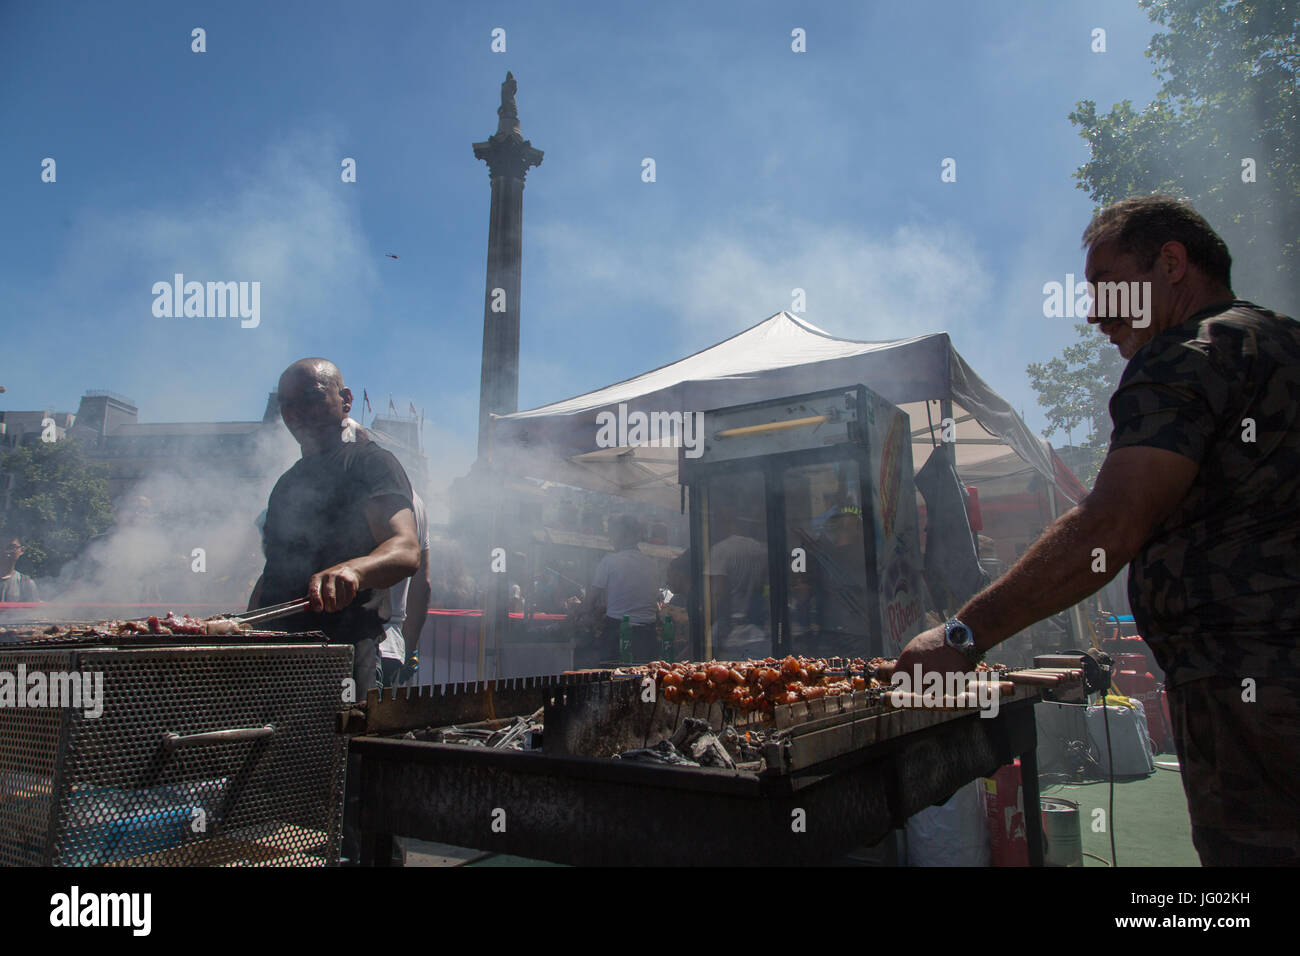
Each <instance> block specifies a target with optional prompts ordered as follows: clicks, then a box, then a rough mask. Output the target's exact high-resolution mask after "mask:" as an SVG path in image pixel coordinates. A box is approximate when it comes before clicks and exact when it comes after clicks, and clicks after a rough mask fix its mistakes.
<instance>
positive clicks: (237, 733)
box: [0, 635, 352, 866]
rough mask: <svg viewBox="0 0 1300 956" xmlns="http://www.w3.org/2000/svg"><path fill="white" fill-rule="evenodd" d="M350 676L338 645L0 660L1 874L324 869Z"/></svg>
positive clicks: (68, 653) (108, 651)
mask: <svg viewBox="0 0 1300 956" xmlns="http://www.w3.org/2000/svg"><path fill="white" fill-rule="evenodd" d="M279 637H280V639H281V640H284V636H283V635H279ZM184 640H185V639H184V638H177V639H174V643H176V644H179V643H180V642H181V641H184ZM351 676H352V647H351V646H350V645H329V644H324V643H292V644H290V643H277V644H258V645H250V644H227V645H214V644H210V643H209V644H204V645H202V646H171V647H165V646H164V647H159V646H146V647H130V646H124V645H122V644H118V646H113V647H87V646H84V645H77V646H69V647H65V648H62V649H53V648H51V649H48V650H46V649H36V648H33V647H32V646H30V645H29V646H26V647H23V648H13V649H3V648H0V705H2V706H0V864H4V865H15V864H28V865H60V866H95V865H125V866H148V865H165V866H185V865H201V866H202V865H242V866H320V865H328V864H334V863H337V862H338V855H339V837H340V830H341V820H342V809H343V774H344V766H345V756H346V750H347V738H346V737H344V736H343V735H341V734H339V733H338V732H337V718H338V713H339V711H340V710H342V709H344V707H345V706H346V704H345V702H344V700H343V688H344V686H345V685H344V682H345V680H347V679H350V678H351ZM6 679H8V680H9V685H8V686H9V688H10V691H11V693H10V696H11V697H13V696H14V694H13V691H15V690H16V691H17V692H18V696H17V698H16V699H14V700H5V699H4V693H5V685H4V683H3V682H4V681H5V680H6ZM42 683H44V685H45V693H44V696H43V697H42V696H39V695H37V693H36V692H37V690H38V689H39V687H40V685H41V684H42ZM20 685H21V686H20ZM56 686H57V687H58V694H59V699H58V700H57V701H56V700H55V699H54V697H55V690H56ZM96 686H99V687H101V688H102V691H101V692H100V693H98V694H96V693H95V692H94V688H95V687H96ZM78 690H82V691H84V692H85V694H86V696H85V697H78V696H76V694H77V691H78ZM55 704H58V705H59V706H54V705H55ZM97 710H102V712H101V713H95V711H97Z"/></svg>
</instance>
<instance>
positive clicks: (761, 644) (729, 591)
mask: <svg viewBox="0 0 1300 956" xmlns="http://www.w3.org/2000/svg"><path fill="white" fill-rule="evenodd" d="M734 507H735V506H734V505H729V504H728V505H723V506H722V507H719V508H718V509H717V510H716V512H715V514H714V530H715V533H716V540H717V544H715V545H713V547H711V548H710V549H709V567H708V586H709V600H710V602H711V603H712V606H713V656H714V657H716V658H723V657H730V658H735V659H737V660H739V659H742V658H746V657H763V656H764V655H766V654H767V653H768V652H769V651H770V650H771V640H770V639H769V637H768V633H767V629H766V621H767V615H766V605H765V600H766V599H765V598H764V595H763V589H764V587H765V586H766V585H767V547H766V546H765V545H764V544H763V543H762V542H760V541H757V540H756V539H754V538H751V537H750V536H749V535H747V534H746V533H745V530H744V522H743V521H742V519H741V517H740V515H739V514H737V513H736V512H735V510H733V509H734Z"/></svg>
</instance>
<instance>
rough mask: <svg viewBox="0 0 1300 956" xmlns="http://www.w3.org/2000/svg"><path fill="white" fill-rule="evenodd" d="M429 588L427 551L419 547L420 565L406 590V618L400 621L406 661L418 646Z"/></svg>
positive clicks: (427, 613) (427, 605) (427, 604)
mask: <svg viewBox="0 0 1300 956" xmlns="http://www.w3.org/2000/svg"><path fill="white" fill-rule="evenodd" d="M429 590H430V588H429V552H428V551H426V550H424V549H423V548H421V549H420V567H419V568H418V569H417V570H416V572H415V575H414V576H413V577H412V578H411V583H410V586H409V587H408V589H407V592H406V620H405V621H403V622H402V640H404V641H405V642H406V659H407V661H408V662H409V661H410V660H411V658H412V657H413V656H415V651H416V649H417V648H418V647H419V646H420V632H421V631H423V630H424V622H425V620H426V619H427V618H428V616H429Z"/></svg>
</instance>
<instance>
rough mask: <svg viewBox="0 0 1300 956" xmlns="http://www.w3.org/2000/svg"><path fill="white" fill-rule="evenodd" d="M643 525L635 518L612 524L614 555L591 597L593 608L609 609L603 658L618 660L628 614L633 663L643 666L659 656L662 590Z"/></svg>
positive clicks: (600, 570) (603, 565)
mask: <svg viewBox="0 0 1300 956" xmlns="http://www.w3.org/2000/svg"><path fill="white" fill-rule="evenodd" d="M642 536H643V535H642V528H641V523H640V522H639V521H637V520H636V518H634V517H632V516H631V515H620V516H618V517H615V518H613V519H612V520H611V521H610V531H609V537H610V543H611V544H612V545H613V546H614V552H613V553H612V554H607V555H605V556H604V557H603V558H601V559H600V564H598V565H596V573H595V574H594V575H593V576H592V579H591V588H590V591H589V592H588V595H587V601H588V606H589V608H595V607H597V606H599V605H601V604H604V606H605V620H604V622H603V628H602V632H601V637H602V639H601V645H600V647H601V649H600V654H601V659H602V660H604V661H617V660H618V657H619V648H618V636H619V633H618V632H619V625H620V624H621V623H622V621H623V615H625V614H626V615H627V618H628V623H629V624H631V626H632V660H633V661H635V662H639V663H644V662H646V661H652V660H655V659H657V658H658V657H659V636H658V634H657V633H656V632H655V624H656V622H657V621H658V614H659V589H658V587H657V582H656V577H657V573H656V570H655V563H654V561H653V560H651V559H650V558H649V557H648V556H647V555H644V554H642V553H641V551H640V549H639V548H637V543H638V542H639V541H640V540H641V538H642Z"/></svg>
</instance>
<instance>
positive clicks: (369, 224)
mask: <svg viewBox="0 0 1300 956" xmlns="http://www.w3.org/2000/svg"><path fill="white" fill-rule="evenodd" d="M194 27H202V28H204V29H205V30H206V39H207V52H206V53H201V54H199V53H194V52H192V51H191V48H190V47H191V36H190V31H191V30H192V29H193V28H194ZM497 27H500V28H503V29H504V30H505V31H506V47H507V49H506V52H505V53H494V52H492V51H491V49H490V44H491V32H492V30H493V29H494V28H497ZM796 27H799V28H802V29H804V30H805V31H806V35H807V52H806V53H794V52H792V51H791V31H792V30H793V29H794V28H796ZM1095 27H1101V28H1104V29H1105V30H1106V41H1107V51H1106V52H1105V53H1093V52H1091V50H1090V43H1091V32H1092V30H1093V28H1095ZM1155 30H1156V27H1155V26H1154V25H1153V24H1151V23H1150V22H1149V21H1148V20H1147V18H1146V16H1145V15H1144V14H1143V13H1142V12H1141V11H1140V10H1139V9H1138V8H1137V4H1136V2H1135V0H1093V2H1087V3H1083V2H1060V3H1057V2H1028V0H1023V2H1010V0H1002V2H979V3H968V2H958V0H942V2H940V0H929V2H927V0H918V2H909V3H876V2H868V3H818V4H794V3H767V2H745V3H740V2H735V3H732V2H710V3H654V4H608V3H594V2H593V3H547V4H529V3H519V4H505V3H482V4H472V5H471V4H446V3H434V2H405V3H398V2H384V0H376V2H369V3H334V2H327V3H313V4H302V3H293V4H290V3H283V2H281V3H250V2H227V3H220V4H216V3H208V4H195V3H179V2H158V3H144V2H140V3H134V2H133V3H122V4H102V3H64V4H59V5H57V6H56V5H53V4H34V3H18V2H0V129H3V130H4V131H5V143H6V148H5V149H4V150H3V151H2V152H0V222H3V227H0V287H3V289H4V290H5V293H6V294H5V295H4V297H3V304H2V305H0V309H2V310H3V312H2V313H0V314H2V315H3V336H0V342H3V345H2V346H0V348H2V349H3V352H2V353H0V384H4V385H5V386H7V388H8V393H7V394H6V395H4V396H2V397H0V402H3V405H0V407H6V408H13V409H34V408H41V407H54V408H57V409H59V410H68V411H75V409H76V406H77V400H78V398H79V396H80V395H81V393H82V392H83V391H84V390H85V389H87V388H108V389H111V390H113V391H116V392H121V393H124V394H126V395H128V396H130V397H132V398H134V399H135V400H136V401H137V403H138V404H139V406H140V413H141V420H143V421H185V420H198V421H228V420H246V419H256V418H260V416H261V414H262V410H263V408H264V406H265V401H266V393H267V392H268V391H270V390H271V389H273V388H274V386H275V381H276V378H277V377H278V375H279V372H280V371H281V369H283V368H284V366H285V365H287V364H288V363H289V362H290V361H292V360H293V359H295V358H298V357H301V356H303V355H315V354H322V355H326V356H329V357H331V358H334V359H335V361H336V362H338V364H339V365H340V367H341V368H342V369H343V372H344V375H345V378H346V379H347V381H348V383H349V384H350V385H351V386H352V387H353V388H354V389H355V390H356V391H357V393H358V394H360V390H361V388H362V387H363V386H364V387H365V388H366V389H367V390H368V391H369V393H370V396H371V400H372V403H374V404H375V405H376V407H377V408H380V407H384V406H386V405H387V399H388V395H389V394H390V393H391V394H392V395H393V398H394V400H395V402H396V404H397V407H398V408H399V409H402V410H405V409H406V407H407V404H408V402H413V403H414V404H415V405H416V407H423V408H425V409H426V410H427V413H428V417H429V419H430V421H431V424H430V426H429V428H428V429H427V431H426V435H425V437H426V442H429V443H435V444H437V446H438V447H439V448H441V449H442V451H441V453H440V454H438V455H437V456H436V460H435V462H434V464H435V471H438V472H441V473H443V474H445V475H450V474H456V473H461V472H463V471H464V469H465V468H466V467H467V466H468V464H469V462H470V461H471V460H472V458H473V450H474V444H475V440H476V428H477V406H478V382H479V362H480V349H481V343H482V303H483V285H484V271H485V264H486V244H487V226H488V223H487V214H488V202H489V189H488V175H487V168H486V166H485V165H484V164H483V163H481V162H478V161H476V160H475V159H474V157H473V153H472V150H471V145H470V144H471V143H472V142H475V141H479V140H483V139H486V138H487V137H488V136H489V135H490V134H491V133H493V132H494V131H495V129H496V112H495V111H496V107H497V105H498V103H499V87H500V83H501V81H502V80H503V79H504V77H505V73H506V71H507V70H512V71H513V72H514V74H515V77H516V79H517V80H518V83H519V92H518V103H519V112H520V117H521V120H522V125H523V132H524V135H525V137H527V138H529V139H530V140H531V141H532V143H533V145H534V146H536V147H537V148H540V149H542V150H544V151H545V154H546V156H545V161H544V162H543V164H542V165H541V166H540V167H539V168H537V169H534V170H532V171H531V172H530V173H529V176H528V181H527V188H526V190H525V194H524V271H523V296H522V312H523V320H522V334H521V339H522V355H521V361H520V407H521V408H530V407H534V406H537V405H541V404H545V403H548V402H551V401H555V400H558V399H561V398H566V397H569V396H571V395H575V394H579V393H582V392H584V391H587V390H590V389H593V388H597V387H599V386H602V385H606V384H608V383H611V382H614V381H618V380H621V379H624V378H628V377H630V376H633V375H636V374H638V373H640V372H642V371H645V370H647V369H650V368H654V367H657V366H660V365H663V364H666V363H669V362H671V361H673V360H675V359H676V358H679V357H681V356H683V355H686V354H688V353H690V352H694V351H697V350H699V349H701V348H704V347H707V346H708V345H710V344H713V343H714V342H717V341H719V340H721V339H723V338H726V337H728V336H730V335H733V334H735V333H736V332H739V331H741V330H742V329H744V328H747V327H748V326H750V325H753V324H754V323H756V322H758V321H760V320H762V319H763V318H765V317H766V316H768V315H770V314H772V313H773V312H777V311H780V310H781V309H788V308H790V306H791V300H790V290H791V289H793V288H795V287H800V288H803V289H805V290H806V293H807V310H806V312H805V313H804V314H805V317H806V318H807V319H808V320H809V321H811V322H813V323H814V324H816V325H818V326H820V327H822V328H824V329H826V330H827V331H829V332H831V333H832V334H835V335H840V336H844V337H847V338H857V339H890V338H903V337H908V336H911V335H917V334H922V333H926V332H933V331H940V330H947V331H948V332H949V333H950V334H951V335H952V338H953V341H954V343H955V344H956V347H957V349H958V351H960V352H961V353H962V354H963V355H964V356H965V357H966V359H967V360H968V361H969V362H970V363H971V364H972V365H973V366H974V367H975V369H976V370H977V371H978V372H979V373H980V374H981V375H982V376H983V377H984V378H985V379H986V380H987V381H988V382H989V383H990V384H991V385H992V386H993V387H994V388H995V389H997V390H998V391H999V392H1001V394H1002V395H1003V396H1004V397H1006V398H1007V399H1008V400H1009V401H1011V402H1012V403H1013V404H1014V405H1015V406H1016V407H1017V408H1020V407H1023V408H1024V410H1025V413H1026V418H1027V420H1028V422H1029V424H1030V426H1031V427H1032V428H1034V429H1035V430H1041V429H1042V428H1043V427H1044V426H1045V419H1044V417H1043V415H1042V414H1041V412H1040V411H1039V409H1038V407H1037V406H1036V404H1035V396H1034V393H1033V392H1032V390H1031V389H1030V388H1029V385H1028V382H1027V379H1026V376H1025V365H1026V364H1027V363H1029V362H1032V361H1042V360H1046V359H1048V358H1050V357H1052V356H1053V355H1055V354H1057V353H1058V352H1059V351H1060V350H1061V348H1063V347H1064V346H1065V345H1067V344H1069V343H1070V342H1071V341H1073V340H1074V337H1075V333H1074V331H1073V328H1072V322H1073V320H1071V319H1046V318H1044V317H1043V314H1042V303H1043V294H1042V286H1043V284H1044V283H1045V282H1048V281H1052V280H1057V281H1061V280H1063V279H1064V276H1065V274H1066V273H1067V272H1073V273H1076V274H1078V273H1081V272H1082V257H1081V252H1080V249H1079V235H1080V233H1081V232H1082V229H1083V227H1084V225H1086V223H1087V220H1088V218H1089V215H1090V213H1091V201H1090V200H1089V199H1088V197H1087V195H1086V194H1085V193H1084V192H1082V191H1080V190H1078V189H1077V188H1076V187H1075V182H1074V180H1073V179H1072V178H1071V174H1072V173H1073V171H1074V170H1075V169H1076V168H1077V167H1078V166H1079V165H1080V164H1081V163H1083V162H1084V161H1086V159H1087V148H1086V144H1085V143H1084V142H1083V140H1082V139H1080V138H1079V136H1078V133H1077V131H1076V130H1075V129H1074V128H1073V127H1072V126H1071V125H1070V123H1069V121H1068V119H1067V118H1066V117H1067V115H1068V113H1069V112H1070V110H1071V109H1072V108H1073V106H1074V104H1075V103H1076V102H1077V101H1079V100H1081V99H1095V100H1096V101H1097V102H1098V105H1099V107H1100V108H1102V109H1109V107H1110V106H1111V105H1112V104H1113V103H1115V102H1117V101H1119V100H1122V99H1131V100H1133V101H1134V103H1135V104H1136V105H1139V106H1140V105H1143V104H1145V103H1146V102H1148V101H1149V100H1150V99H1151V97H1152V96H1153V95H1154V93H1155V91H1156V89H1157V85H1158V84H1157V81H1156V79H1155V78H1154V77H1153V76H1152V72H1151V71H1152V64H1151V61H1150V60H1148V59H1147V58H1146V57H1145V56H1144V55H1143V53H1144V51H1145V49H1146V47H1147V44H1148V42H1149V40H1150V37H1151V36H1152V34H1153V33H1154V32H1155ZM45 157H53V158H54V159H55V161H56V163H57V182H55V183H43V182H42V181H41V176H40V174H41V162H42V160H43V159H44V158H45ZM344 157H353V158H355V159H356V161H357V182H356V183H352V184H349V183H343V182H342V181H341V179H340V175H339V173H340V162H341V160H342V159H343V158H344ZM645 157H652V158H654V159H655V162H656V167H657V181H656V182H654V183H645V182H642V179H641V168H642V167H641V162H642V159H643V158H645ZM945 157H953V158H955V159H956V161H957V182H955V183H943V182H941V180H940V162H941V160H942V159H943V158H945ZM388 253H393V254H396V255H398V256H399V258H398V259H396V260H394V259H390V258H387V257H386V254H388ZM177 272H181V273H184V274H185V275H186V277H187V279H197V280H200V281H207V280H222V281H225V280H245V281H260V282H261V287H262V298H261V324H260V325H259V326H258V327H257V328H256V329H244V328H241V327H240V323H239V321H238V320H237V319H197V318H190V319H175V318H156V317H154V315H153V313H152V305H153V300H154V296H153V294H152V292H151V288H152V285H153V283H154V282H156V281H160V280H170V279H171V277H172V276H173V274H174V273H177ZM867 384H868V385H869V384H870V383H867ZM1054 442H1055V443H1057V444H1062V443H1063V442H1064V438H1063V436H1060V435H1058V436H1056V437H1055V438H1054Z"/></svg>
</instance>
